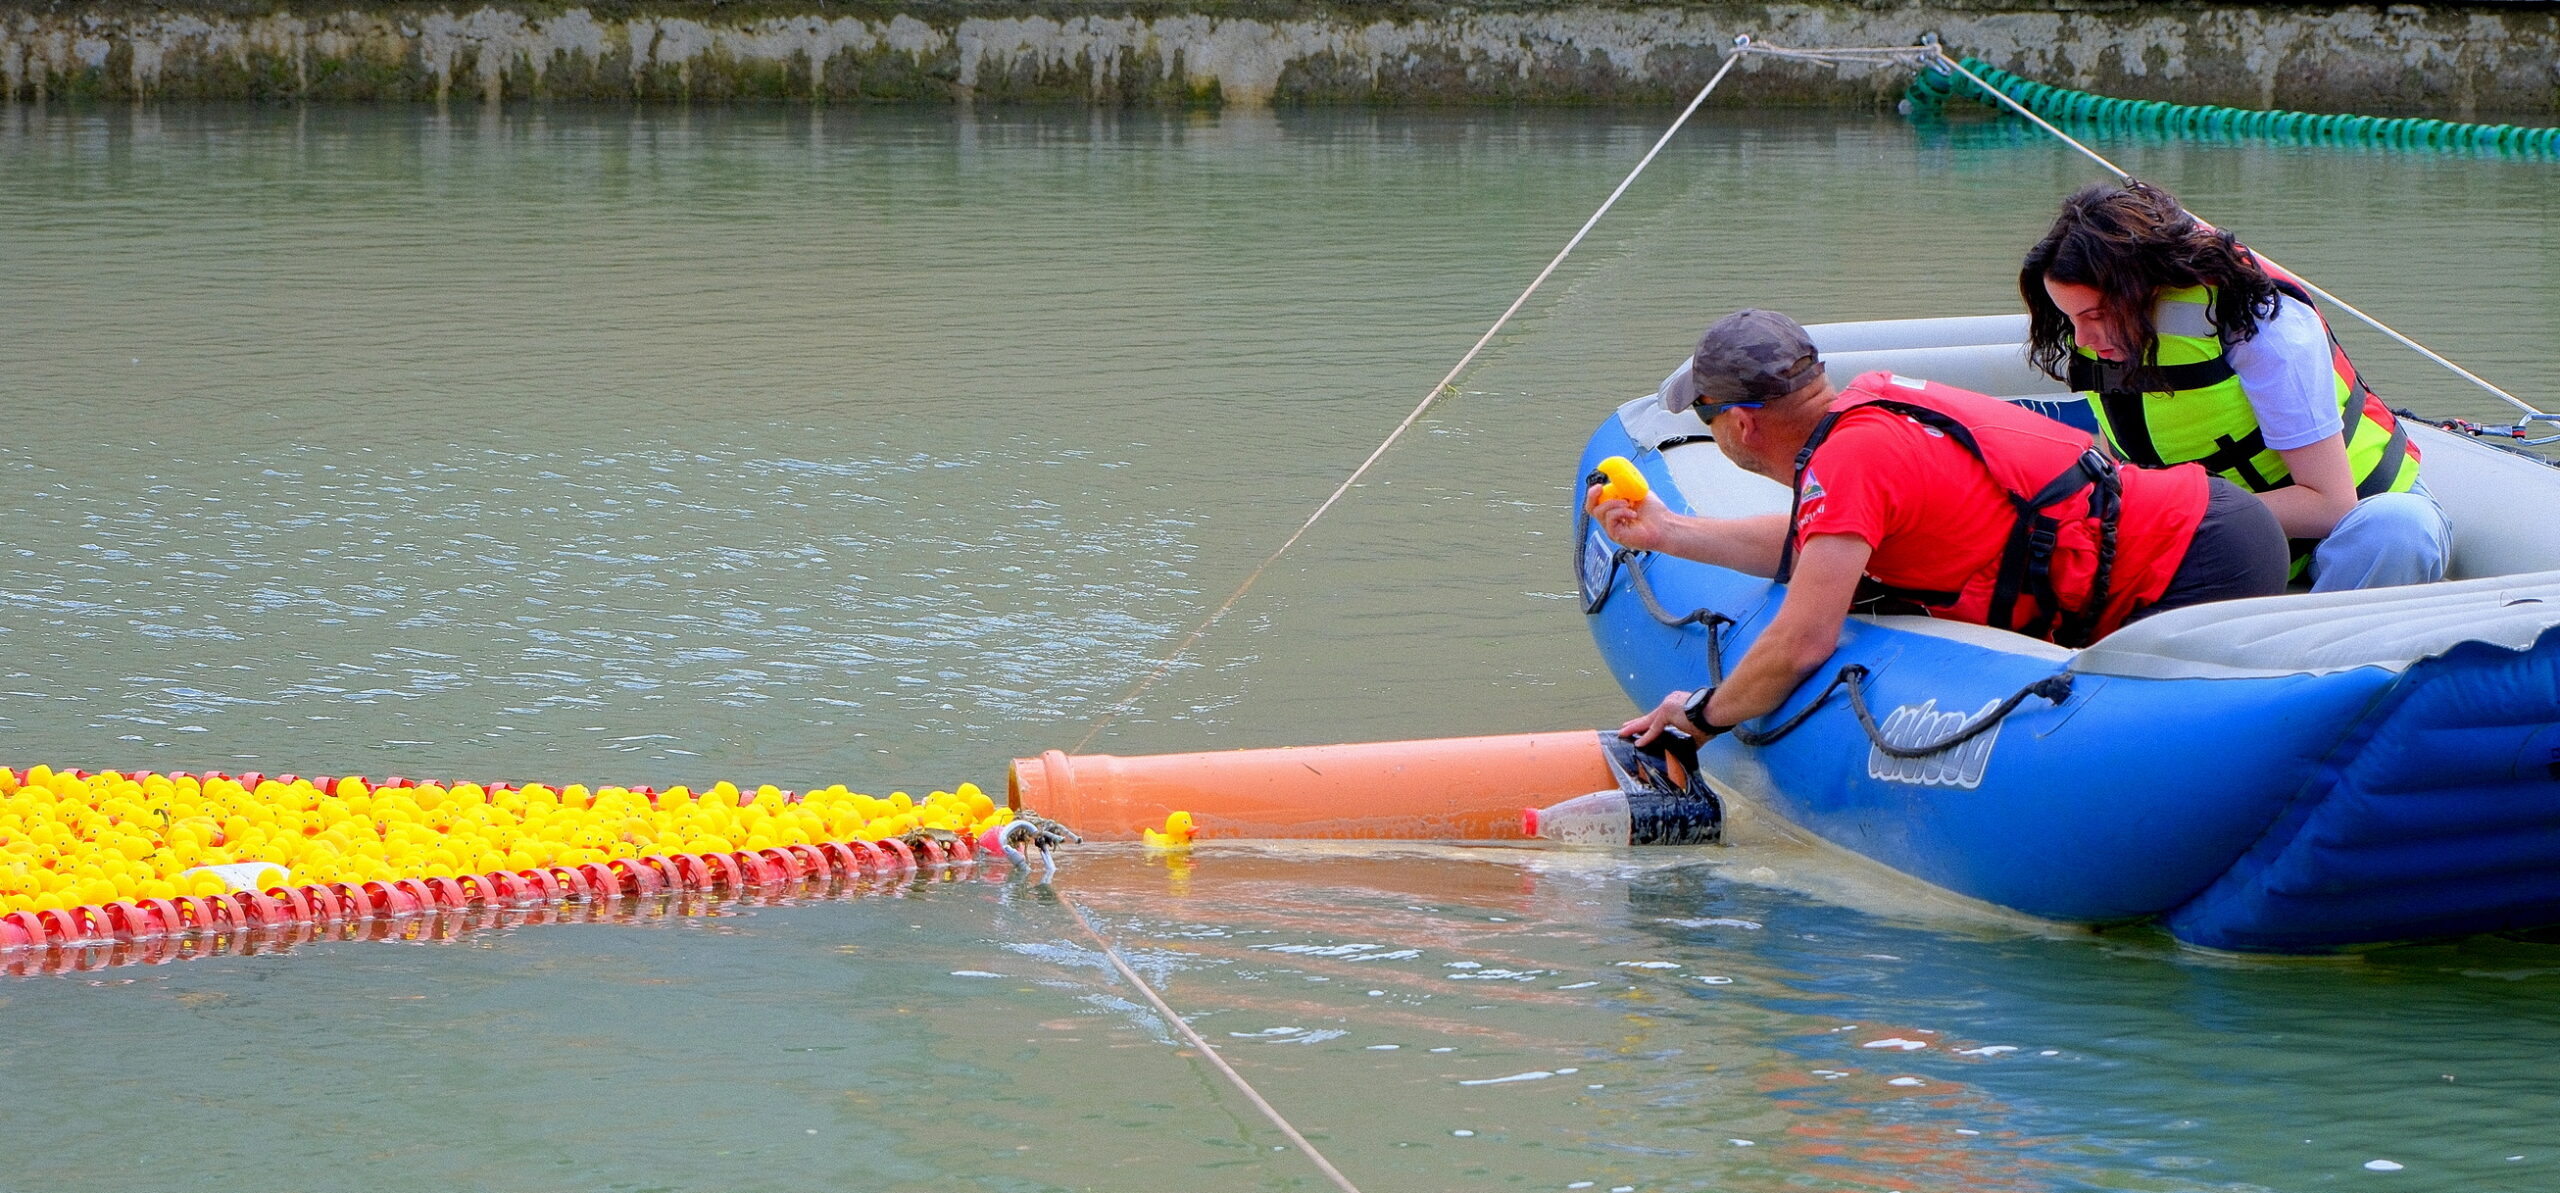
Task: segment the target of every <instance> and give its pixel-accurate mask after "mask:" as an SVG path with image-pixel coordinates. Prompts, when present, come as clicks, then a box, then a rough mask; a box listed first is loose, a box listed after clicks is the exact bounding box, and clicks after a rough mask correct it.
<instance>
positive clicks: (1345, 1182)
mask: <svg viewBox="0 0 2560 1193" xmlns="http://www.w3.org/2000/svg"><path fill="white" fill-rule="evenodd" d="M1058 902H1059V903H1061V904H1063V905H1065V907H1066V909H1067V911H1068V912H1069V913H1070V914H1072V915H1074V916H1075V917H1076V923H1078V924H1081V925H1083V926H1084V931H1085V935H1087V936H1090V937H1092V938H1093V943H1095V944H1097V945H1100V946H1102V957H1103V959H1104V960H1106V961H1109V962H1110V963H1111V968H1112V969H1114V970H1117V971H1118V972H1119V974H1120V977H1121V979H1122V980H1124V981H1126V982H1128V983H1129V984H1130V985H1132V986H1135V987H1137V988H1138V993H1140V994H1142V995H1145V996H1146V1000H1147V1004H1148V1005H1149V1006H1152V1007H1154V1008H1155V1009H1156V1014H1158V1015H1161V1016H1163V1017H1164V1021H1165V1022H1166V1023H1167V1024H1170V1025H1171V1026H1172V1027H1173V1029H1174V1030H1175V1031H1178V1032H1180V1033H1182V1038H1183V1039H1186V1040H1189V1041H1190V1042H1191V1046H1192V1047H1193V1048H1195V1049H1198V1050H1199V1052H1200V1055H1201V1056H1202V1057H1203V1058H1205V1059H1206V1060H1208V1062H1209V1064H1210V1065H1211V1067H1213V1068H1215V1069H1217V1070H1218V1072H1219V1073H1221V1074H1223V1075H1225V1077H1226V1079H1227V1080H1229V1081H1231V1082H1234V1083H1235V1087H1236V1089H1237V1090H1239V1091H1241V1092H1242V1093H1243V1094H1244V1096H1245V1098H1246V1100H1248V1101H1250V1102H1252V1103H1253V1105H1254V1109H1256V1110H1260V1111H1261V1112H1262V1117H1264V1118H1267V1119H1270V1120H1271V1125H1272V1126H1275V1127H1278V1128H1280V1133H1281V1134H1283V1135H1286V1136H1288V1137H1289V1142H1291V1143H1293V1144H1296V1145H1297V1147H1298V1150H1299V1151H1301V1152H1304V1153H1306V1157H1307V1159H1309V1160H1311V1161H1314V1162H1315V1166H1316V1168H1317V1170H1318V1171H1321V1172H1323V1173H1324V1175H1325V1179H1326V1180H1329V1181H1332V1182H1333V1187H1334V1188H1337V1189H1340V1190H1342V1191H1343V1193H1360V1189H1359V1186H1356V1185H1354V1184H1352V1183H1351V1178H1349V1177H1347V1176H1344V1175H1342V1170H1341V1169H1339V1168H1336V1167H1334V1166H1333V1161H1331V1160H1327V1159H1325V1158H1324V1153H1323V1152H1320V1151H1317V1150H1316V1145H1314V1144H1312V1143H1309V1142H1307V1137H1306V1136H1304V1135H1301V1134H1299V1133H1298V1129H1297V1128H1296V1127H1293V1126H1290V1125H1289V1120H1288V1119H1285V1118H1282V1117H1281V1116H1280V1111H1279V1110H1278V1109H1276V1108H1274V1107H1273V1106H1272V1105H1271V1103H1270V1102H1269V1101H1267V1100H1265V1099H1264V1098H1263V1096H1262V1094H1261V1093H1260V1092H1258V1091H1256V1090H1255V1089H1254V1088H1253V1084H1252V1083H1251V1082H1248V1081H1246V1080H1245V1079H1244V1075H1243V1074H1241V1073H1238V1072H1236V1070H1235V1066H1233V1065H1230V1064H1228V1063H1227V1058H1225V1057H1223V1056H1220V1055H1218V1050H1217V1049H1215V1048H1212V1047H1210V1046H1209V1041H1207V1040H1204V1039H1201V1038H1200V1033H1199V1032H1196V1031H1193V1030H1192V1029H1191V1024H1189V1023H1188V1022H1185V1021H1184V1020H1183V1018H1182V1016H1180V1015H1176V1014H1174V1013H1173V1008H1172V1007H1170V1006H1167V1005H1166V1004H1165V1001H1164V998H1163V996H1161V995H1159V994H1157V993H1156V988H1155V987H1153V986H1150V985H1148V984H1147V980H1146V979H1145V978H1142V977H1139V976H1138V971H1137V970H1135V969H1132V968H1130V966H1129V963H1128V962H1127V961H1125V960H1123V959H1122V958H1121V956H1120V950H1119V949H1116V948H1113V947H1112V945H1111V941H1110V939H1109V938H1108V937H1105V936H1104V935H1103V934H1102V930H1101V929H1099V928H1096V927H1094V926H1093V920H1092V919H1091V917H1088V916H1086V915H1085V913H1084V908H1083V907H1082V906H1079V905H1078V904H1077V903H1076V901H1075V899H1074V898H1073V897H1072V896H1069V895H1067V894H1065V893H1063V892H1061V893H1060V894H1059V895H1058Z"/></svg>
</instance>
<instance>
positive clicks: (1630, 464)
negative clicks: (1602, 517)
mask: <svg viewBox="0 0 2560 1193" xmlns="http://www.w3.org/2000/svg"><path fill="white" fill-rule="evenodd" d="M1600 474H1601V475H1602V476H1605V477H1608V478H1609V479H1608V481H1607V483H1605V484H1603V485H1601V486H1600V500H1602V501H1623V502H1626V503H1627V504H1629V505H1643V504H1644V498H1645V494H1647V493H1650V492H1652V491H1653V487H1652V486H1650V485H1647V484H1646V483H1645V481H1644V474H1643V473H1641V472H1638V471H1636V466H1635V463H1634V461H1631V460H1629V459H1627V458H1626V457H1625V456H1611V457H1609V458H1608V459H1606V460H1602V461H1600Z"/></svg>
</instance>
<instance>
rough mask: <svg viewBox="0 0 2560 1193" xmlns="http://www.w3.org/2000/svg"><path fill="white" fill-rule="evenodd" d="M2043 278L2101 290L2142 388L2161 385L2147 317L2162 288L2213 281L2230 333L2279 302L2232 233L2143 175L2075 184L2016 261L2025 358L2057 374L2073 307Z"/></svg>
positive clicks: (2217, 318)
mask: <svg viewBox="0 0 2560 1193" xmlns="http://www.w3.org/2000/svg"><path fill="white" fill-rule="evenodd" d="M2048 278H2050V279H2052V280H2054V281H2057V282H2064V283H2068V284H2071V285H2077V286H2089V287H2093V288H2095V289H2096V290H2097V291H2098V293H2099V294H2100V296H2101V299H2100V302H2101V307H2100V309H2101V312H2102V314H2103V315H2104V317H2105V318H2107V319H2108V320H2109V321H2110V322H2112V323H2113V324H2114V328H2113V330H2114V331H2115V333H2116V339H2117V341H2118V342H2119V343H2122V344H2124V345H2126V346H2127V348H2128V349H2129V350H2130V351H2129V352H2128V353H2127V355H2128V357H2129V358H2130V359H2131V360H2132V362H2133V365H2134V371H2133V380H2134V383H2135V384H2136V385H2138V386H2139V387H2141V388H2142V389H2144V390H2146V391H2156V390H2160V389H2165V388H2167V386H2166V385H2164V384H2162V383H2161V382H2160V379H2159V375H2158V372H2157V370H2158V368H2159V363H2160V362H2159V356H2160V332H2159V329H2158V328H2156V327H2154V326H2153V325H2152V322H2151V308H2152V304H2153V303H2154V301H2156V298H2157V296H2158V295H2159V293H2160V292H2161V291H2162V290H2171V289H2176V288H2179V287H2183V286H2211V287H2213V288H2214V303H2213V323H2214V326H2215V327H2217V328H2219V329H2221V331H2222V334H2223V337H2224V338H2225V339H2226V340H2229V341H2233V342H2237V341H2240V340H2246V339H2249V338H2250V337H2252V336H2255V335H2257V334H2258V321H2259V320H2260V319H2263V318H2267V317H2269V316H2272V315H2274V314H2275V310H2276V295H2277V290H2276V285H2275V282H2274V280H2273V279H2270V278H2269V277H2268V276H2267V271H2266V270H2265V269H2263V268H2260V267H2259V265H2258V263H2257V262H2256V261H2255V260H2254V259H2252V258H2251V257H2250V256H2249V254H2248V251H2247V250H2245V249H2242V248H2241V247H2240V242H2239V241H2237V240H2234V239H2233V238H2232V236H2231V234H2230V233H2228V232H2225V231H2223V230H2221V229H2219V228H2215V227H2213V226H2211V225H2209V224H2206V223H2205V222H2204V221H2202V220H2199V219H2197V218H2196V217H2195V216H2193V215H2191V214H2189V213H2188V212H2187V209H2186V208H2184V207H2182V206H2180V205H2179V204H2178V200H2177V199H2176V198H2175V197H2174V196H2172V195H2170V194H2169V192H2167V191H2164V190H2162V189H2160V188H2159V187H2156V186H2153V185H2151V184H2150V183H2147V182H2128V183H2125V184H2124V185H2122V186H2118V185H2116V184H2114V183H2106V182H2101V183H2095V184H2092V185H2089V186H2085V187H2082V188H2080V189H2079V190H2078V191H2076V192H2073V194H2072V196H2071V197H2070V198H2068V199H2065V200H2063V201H2062V214H2061V215H2059V216H2056V217H2055V218H2054V221H2053V228H2052V230H2051V231H2048V232H2046V233H2045V234H2044V239H2042V240H2039V241H2037V242H2036V243H2035V247H2034V248H2031V249H2028V250H2027V259H2026V262H2025V263H2024V264H2023V265H2021V266H2020V267H2019V269H2018V294H2019V296H2020V297H2022V298H2024V299H2026V301H2027V363H2029V364H2032V365H2034V366H2035V367H2036V368H2038V369H2041V370H2043V371H2044V373H2045V375H2046V376H2048V377H2053V378H2056V379H2060V378H2062V377H2064V376H2066V375H2067V372H2068V369H2069V366H2070V363H2071V356H2072V349H2073V342H2072V338H2071V317H2070V316H2069V315H2066V314H2064V313H2063V312H2062V308H2060V307H2058V306H2055V305H2054V302H2053V296H2052V295H2051V294H2048V293H2046V292H2045V288H2044V284H2045V280H2046V279H2048Z"/></svg>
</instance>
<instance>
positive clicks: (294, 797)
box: [0, 765, 1013, 950]
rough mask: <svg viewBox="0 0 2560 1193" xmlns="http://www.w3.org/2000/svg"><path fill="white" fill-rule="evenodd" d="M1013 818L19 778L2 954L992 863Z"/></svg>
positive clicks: (786, 802) (459, 788) (138, 779)
mask: <svg viewBox="0 0 2560 1193" xmlns="http://www.w3.org/2000/svg"><path fill="white" fill-rule="evenodd" d="M1012 819H1013V813H1012V811H1011V810H1010V809H1007V808H999V807H997V806H996V805H995V802H994V801H993V800H992V799H989V798H988V797H987V795H986V794H985V793H984V792H981V791H980V790H979V789H978V787H977V785H976V784H973V783H963V784H961V785H960V787H959V789H958V790H957V791H936V792H933V793H932V794H930V795H928V796H926V797H925V798H924V799H922V800H918V799H915V798H913V797H910V796H909V795H907V793H905V792H903V791H900V792H892V793H890V795H889V796H888V797H887V798H886V799H881V798H875V797H873V796H869V795H863V794H859V793H856V792H852V791H848V790H846V789H845V788H844V787H843V786H841V785H838V786H832V787H827V788H824V789H821V790H815V791H808V792H797V793H795V792H785V791H782V790H781V789H779V788H776V787H773V786H770V785H767V786H762V787H757V788H755V789H754V790H753V791H746V790H741V789H740V788H738V787H737V786H735V785H733V784H731V783H728V782H726V781H723V782H720V783H715V784H713V785H712V786H711V787H709V788H707V789H705V790H703V791H700V792H696V791H693V790H691V789H689V788H686V787H670V788H668V789H666V790H664V791H658V790H655V789H652V788H646V787H610V786H609V787H603V788H598V789H593V790H590V789H589V788H587V787H585V786H582V785H579V784H574V783H573V784H568V785H566V786H561V787H552V786H549V785H547V784H542V783H526V784H523V785H521V786H517V785H511V784H505V783H493V784H488V785H485V786H484V785H482V784H478V783H470V782H456V783H431V782H414V781H411V780H408V779H403V778H397V777H394V778H389V779H384V780H381V781H379V782H372V781H368V780H366V779H363V778H358V777H355V776H347V777H344V778H334V779H331V778H319V779H304V778H299V777H296V776H293V775H278V776H274V777H268V776H265V775H260V774H254V773H253V774H243V775H238V776H230V775H221V774H204V775H194V774H165V775H164V774H152V773H138V774H133V775H125V774H119V773H117V772H114V771H107V772H102V773H98V774H85V773H82V772H79V771H54V770H52V769H50V768H48V767H45V766H41V765H39V766H34V767H30V768H28V769H27V770H26V771H24V772H19V771H15V770H9V769H0V950H8V949H11V948H22V947H25V946H31V945H65V944H88V943H93V942H114V941H126V942H130V941H144V940H152V939H157V938H164V937H177V936H185V935H191V934H200V933H231V932H240V931H247V930H255V929H259V928H266V927H276V926H282V925H293V924H313V923H321V924H330V923H351V922H356V921H363V920H369V919H375V918H383V917H397V916H402V915H408V914H414V913H420V912H434V911H445V910H456V909H466V908H504V907H525V906H532V905H547V904H551V903H556V902H560V901H563V900H573V899H584V900H601V899H606V898H611V897H617V896H623V895H656V894H662V893H682V892H698V891H723V890H725V891H728V892H731V893H733V894H736V893H744V892H746V891H749V890H752V889H760V888H773V887H779V886H782V885H786V884H793V883H810V882H816V881H823V880H828V879H832V878H837V877H850V876H854V875H859V874H866V873H869V874H887V873H914V872H916V871H917V870H919V869H940V868H942V867H946V866H949V865H953V864H960V863H970V862H974V861H975V860H976V859H977V857H978V856H979V855H980V853H981V851H982V850H984V851H989V852H991V850H988V847H987V846H985V845H984V844H983V843H984V842H986V841H988V840H991V839H993V838H994V837H995V836H996V835H997V834H998V833H999V832H1000V831H1001V830H1002V828H1003V827H1004V826H1005V825H1006V824H1007V823H1009V822H1010V821H1011V820H1012Z"/></svg>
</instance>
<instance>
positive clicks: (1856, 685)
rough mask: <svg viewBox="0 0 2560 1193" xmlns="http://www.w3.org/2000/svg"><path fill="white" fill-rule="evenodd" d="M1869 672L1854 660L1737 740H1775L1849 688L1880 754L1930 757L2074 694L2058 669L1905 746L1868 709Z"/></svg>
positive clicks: (1853, 708)
mask: <svg viewBox="0 0 2560 1193" xmlns="http://www.w3.org/2000/svg"><path fill="white" fill-rule="evenodd" d="M1869 674H1870V672H1869V671H1868V670H1867V669H1866V667H1865V666H1864V665H1863V664H1859V663H1851V664H1849V665H1848V666H1846V667H1842V668H1841V669H1840V673H1839V674H1837V675H1834V676H1832V677H1831V682H1830V683H1829V684H1828V685H1826V686H1824V688H1823V689H1822V694H1821V695H1819V696H1816V697H1814V698H1813V701H1812V703H1809V704H1807V705H1805V706H1804V707H1803V708H1801V709H1798V710H1797V711H1796V715H1794V716H1792V717H1789V718H1787V720H1786V722H1785V723H1784V724H1781V725H1779V726H1778V727H1777V728H1775V729H1765V730H1759V729H1748V728H1736V729H1735V730H1734V731H1733V737H1734V740H1736V741H1739V742H1741V743H1742V744H1744V745H1746V746H1753V747H1758V746H1765V745H1768V744H1770V743H1772V742H1775V741H1777V740H1778V739H1779V738H1782V737H1785V736H1786V735H1788V734H1790V733H1793V732H1795V731H1796V729H1797V728H1798V727H1799V726H1801V725H1803V724H1804V723H1805V722H1806V721H1807V720H1809V719H1811V718H1812V716H1813V714H1814V712H1815V711H1816V710H1818V709H1820V708H1821V707H1822V705H1823V702H1824V701H1826V700H1829V699H1830V698H1831V693H1833V692H1836V691H1838V690H1840V689H1841V688H1844V687H1845V688H1847V689H1849V709H1850V711H1852V712H1855V713H1856V714H1858V727H1859V728H1860V729H1863V730H1865V731H1866V734H1867V741H1868V742H1869V743H1870V744H1872V745H1874V746H1875V748H1876V752H1877V753H1880V754H1882V755H1884V756H1885V757H1887V758H1926V757H1928V756H1930V755H1932V754H1943V753H1945V752H1947V751H1949V750H1952V749H1954V748H1956V747H1957V746H1961V745H1963V744H1965V743H1966V742H1969V741H1972V740H1973V739H1974V738H1976V737H1979V736H1981V735H1982V734H1984V733H1986V732H1989V731H1990V729H1991V727H1992V726H1994V725H1997V724H1999V723H2000V722H2001V721H2003V720H2006V719H2008V716H2009V714H2010V713H2013V712H2016V711H2017V710H2018V706H2019V705H2020V704H2022V703H2025V701H2026V699H2027V697H2029V696H2042V697H2044V698H2045V701H2046V702H2047V703H2050V704H2057V705H2058V704H2061V703H2062V702H2063V701H2064V700H2067V699H2069V698H2070V696H2071V673H2070V672H2068V671H2057V672H2055V673H2053V674H2051V675H2048V676H2045V677H2044V678H2043V679H2039V680H2037V681H2035V682H2034V683H2031V684H2028V685H2027V686H2025V687H2023V688H2020V689H2018V690H2017V691H2015V692H2011V693H2009V697H2008V699H2006V700H2003V701H2001V702H2000V706H1999V707H1997V708H1994V709H1992V710H1991V712H1990V713H1989V714H1988V715H1985V716H1979V717H1975V718H1973V719H1972V720H1970V721H1967V722H1966V723H1965V724H1964V725H1962V726H1961V727H1959V728H1957V729H1955V730H1952V731H1950V732H1949V733H1948V734H1947V735H1946V736H1945V737H1941V738H1939V739H1938V740H1936V741H1933V742H1923V743H1921V744H1919V745H1916V746H1903V745H1896V744H1894V743H1893V742H1891V741H1888V740H1886V739H1885V736H1884V727H1883V726H1881V725H1878V724H1876V718H1875V714H1873V713H1871V712H1869V711H1867V694H1866V680H1867V678H1868V676H1869Z"/></svg>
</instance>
